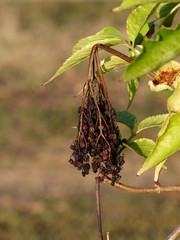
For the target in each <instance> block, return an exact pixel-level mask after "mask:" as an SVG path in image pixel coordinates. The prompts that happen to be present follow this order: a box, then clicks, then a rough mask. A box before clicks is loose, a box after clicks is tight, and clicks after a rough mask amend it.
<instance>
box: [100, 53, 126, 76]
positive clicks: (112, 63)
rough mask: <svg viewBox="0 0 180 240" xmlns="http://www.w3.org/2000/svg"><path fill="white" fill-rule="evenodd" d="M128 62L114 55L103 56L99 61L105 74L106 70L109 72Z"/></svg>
mask: <svg viewBox="0 0 180 240" xmlns="http://www.w3.org/2000/svg"><path fill="white" fill-rule="evenodd" d="M127 64H128V63H127V62H126V61H125V60H123V59H121V58H119V57H116V56H110V57H107V58H105V59H104V60H102V61H101V69H102V73H103V74H105V73H107V72H110V71H112V70H114V69H117V68H119V67H121V66H124V65H127Z"/></svg>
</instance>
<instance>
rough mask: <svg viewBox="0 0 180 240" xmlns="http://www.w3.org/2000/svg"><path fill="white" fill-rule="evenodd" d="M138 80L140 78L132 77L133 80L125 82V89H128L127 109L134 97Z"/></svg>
mask: <svg viewBox="0 0 180 240" xmlns="http://www.w3.org/2000/svg"><path fill="white" fill-rule="evenodd" d="M139 81H140V79H133V80H131V81H128V82H127V90H128V95H129V102H128V106H127V110H128V109H129V107H130V106H131V103H132V101H133V99H134V97H135V94H136V91H137V89H138V86H139Z"/></svg>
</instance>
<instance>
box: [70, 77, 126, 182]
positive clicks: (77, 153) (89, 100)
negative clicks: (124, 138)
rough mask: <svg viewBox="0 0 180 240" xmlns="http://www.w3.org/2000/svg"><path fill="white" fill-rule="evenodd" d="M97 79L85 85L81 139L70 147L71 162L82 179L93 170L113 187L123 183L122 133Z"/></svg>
mask: <svg viewBox="0 0 180 240" xmlns="http://www.w3.org/2000/svg"><path fill="white" fill-rule="evenodd" d="M90 84H91V85H90ZM103 87H104V86H102V85H101V84H99V82H97V79H96V80H94V81H93V83H89V82H88V83H87V84H86V88H85V89H86V90H85V91H84V95H83V103H82V106H81V107H79V109H78V113H79V124H78V136H77V138H76V140H75V141H74V143H73V144H72V145H71V149H72V150H73V154H72V156H71V158H70V160H69V162H70V163H71V164H73V165H74V166H75V167H76V168H77V169H78V170H81V172H82V175H83V176H86V175H87V174H89V170H90V168H92V170H93V172H94V173H96V172H98V173H99V174H100V175H102V176H109V177H111V179H112V185H114V183H115V182H116V181H118V180H119V179H120V174H119V173H120V171H121V169H122V165H123V164H124V156H123V155H122V154H120V146H121V140H120V133H119V128H118V126H117V122H116V112H115V110H114V109H113V108H112V106H111V104H110V102H109V99H108V97H107V95H106V96H105V90H104V88H103Z"/></svg>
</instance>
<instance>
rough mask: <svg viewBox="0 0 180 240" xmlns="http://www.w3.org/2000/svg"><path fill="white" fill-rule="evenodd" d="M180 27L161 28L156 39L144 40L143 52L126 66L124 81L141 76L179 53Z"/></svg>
mask: <svg viewBox="0 0 180 240" xmlns="http://www.w3.org/2000/svg"><path fill="white" fill-rule="evenodd" d="M179 43H180V27H178V28H177V29H176V30H169V29H161V30H159V32H158V40H147V41H145V42H144V44H143V47H144V50H143V53H142V54H141V55H140V56H139V57H137V58H136V60H135V61H134V62H133V63H132V64H131V65H130V66H129V67H128V68H127V71H126V73H125V75H124V79H126V81H129V80H132V79H134V78H138V77H142V76H143V75H145V74H148V73H150V72H151V71H153V70H156V69H157V68H159V67H160V66H161V65H163V64H165V63H166V62H168V61H170V60H171V59H173V58H175V57H177V56H178V55H179V54H180V44H179Z"/></svg>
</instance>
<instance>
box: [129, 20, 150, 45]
mask: <svg viewBox="0 0 180 240" xmlns="http://www.w3.org/2000/svg"><path fill="white" fill-rule="evenodd" d="M154 22H155V21H152V22H149V23H146V24H145V25H144V26H143V27H142V28H141V30H140V32H139V34H138V35H137V37H136V39H135V43H134V45H135V46H136V45H137V44H139V43H141V41H142V40H143V37H144V36H146V34H147V33H148V32H149V31H150V29H151V27H152V26H153V24H154Z"/></svg>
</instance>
